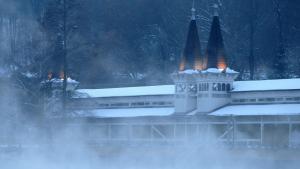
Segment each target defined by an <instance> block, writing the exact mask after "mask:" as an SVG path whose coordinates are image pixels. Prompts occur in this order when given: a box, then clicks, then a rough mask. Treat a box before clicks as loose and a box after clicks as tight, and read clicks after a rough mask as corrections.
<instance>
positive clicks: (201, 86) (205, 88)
mask: <svg viewBox="0 0 300 169" xmlns="http://www.w3.org/2000/svg"><path fill="white" fill-rule="evenodd" d="M208 87H209V85H208V83H200V84H199V91H208Z"/></svg>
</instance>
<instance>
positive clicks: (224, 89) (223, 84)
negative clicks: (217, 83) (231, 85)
mask: <svg viewBox="0 0 300 169" xmlns="http://www.w3.org/2000/svg"><path fill="white" fill-rule="evenodd" d="M222 91H226V84H225V83H222Z"/></svg>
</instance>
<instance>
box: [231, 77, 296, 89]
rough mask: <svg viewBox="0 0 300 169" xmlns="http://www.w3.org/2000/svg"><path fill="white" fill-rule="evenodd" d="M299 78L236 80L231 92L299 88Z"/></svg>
mask: <svg viewBox="0 0 300 169" xmlns="http://www.w3.org/2000/svg"><path fill="white" fill-rule="evenodd" d="M299 84H300V78H298V79H276V80H256V81H236V82H234V83H233V90H232V91H233V92H246V91H268V90H299V89H300V85H299Z"/></svg>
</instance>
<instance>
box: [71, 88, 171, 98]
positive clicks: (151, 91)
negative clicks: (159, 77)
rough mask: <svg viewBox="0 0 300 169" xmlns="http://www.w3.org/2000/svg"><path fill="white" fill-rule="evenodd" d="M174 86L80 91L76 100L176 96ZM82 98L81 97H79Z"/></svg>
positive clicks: (77, 91) (77, 92)
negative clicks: (86, 98) (85, 98)
mask: <svg viewBox="0 0 300 169" xmlns="http://www.w3.org/2000/svg"><path fill="white" fill-rule="evenodd" d="M174 92H175V86H174V85H161V86H143V87H123V88H110V89H78V90H76V95H75V96H74V98H84V97H85V96H87V97H120V96H123V97H124V96H151V95H152V96H153V95H174ZM78 96H81V97H78Z"/></svg>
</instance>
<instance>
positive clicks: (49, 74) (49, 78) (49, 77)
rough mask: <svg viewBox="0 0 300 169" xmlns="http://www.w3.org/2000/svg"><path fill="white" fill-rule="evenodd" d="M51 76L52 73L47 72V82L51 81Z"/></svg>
mask: <svg viewBox="0 0 300 169" xmlns="http://www.w3.org/2000/svg"><path fill="white" fill-rule="evenodd" d="M52 76H53V74H52V72H48V76H47V77H48V80H51V79H52Z"/></svg>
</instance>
